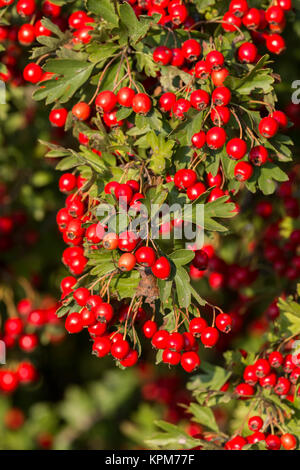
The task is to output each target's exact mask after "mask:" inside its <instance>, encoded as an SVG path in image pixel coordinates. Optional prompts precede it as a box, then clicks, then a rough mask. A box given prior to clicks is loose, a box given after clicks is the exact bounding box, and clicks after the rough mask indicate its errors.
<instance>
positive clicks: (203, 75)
mask: <svg viewBox="0 0 300 470" xmlns="http://www.w3.org/2000/svg"><path fill="white" fill-rule="evenodd" d="M210 74H211V68H210V66H209V64H208V63H207V62H206V61H205V60H199V61H198V62H197V63H196V65H195V75H196V77H197V78H200V79H201V80H206V79H207V78H208V77H209V76H210Z"/></svg>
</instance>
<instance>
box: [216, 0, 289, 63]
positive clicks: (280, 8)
mask: <svg viewBox="0 0 300 470" xmlns="http://www.w3.org/2000/svg"><path fill="white" fill-rule="evenodd" d="M290 10H292V1H291V0H276V1H275V2H273V3H272V5H271V6H270V7H269V8H267V10H264V9H262V8H251V7H249V4H248V2H247V0H232V1H231V2H230V4H229V10H228V11H227V12H226V13H225V15H224V16H223V21H222V27H223V29H224V31H226V32H236V31H239V30H240V28H241V27H243V26H244V27H246V28H247V29H249V30H250V31H251V35H252V39H253V41H254V42H256V43H257V44H264V45H265V46H266V48H267V49H268V51H269V52H272V53H273V54H280V53H281V52H282V51H284V49H285V47H286V45H285V40H284V39H283V37H282V36H281V35H280V33H282V32H283V30H284V28H285V25H286V13H287V12H289V11H290ZM238 56H239V58H242V59H243V60H245V61H246V62H247V61H248V60H249V61H250V62H254V61H255V59H256V58H257V56H258V52H257V48H256V46H255V45H254V44H251V43H244V44H243V45H242V46H241V47H240V49H239V52H238Z"/></svg>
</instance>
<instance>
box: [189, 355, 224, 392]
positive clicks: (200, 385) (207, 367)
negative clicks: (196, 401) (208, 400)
mask: <svg viewBox="0 0 300 470" xmlns="http://www.w3.org/2000/svg"><path fill="white" fill-rule="evenodd" d="M230 376H231V372H228V371H227V370H226V369H223V367H220V366H216V365H213V364H209V363H208V362H203V361H202V363H201V373H200V374H197V375H194V376H193V377H192V379H191V380H190V381H189V383H188V389H189V390H191V391H192V392H194V393H195V394H197V392H203V391H207V390H214V391H218V390H220V389H221V387H222V386H223V385H224V384H225V383H226V382H227V380H228V379H229V378H230Z"/></svg>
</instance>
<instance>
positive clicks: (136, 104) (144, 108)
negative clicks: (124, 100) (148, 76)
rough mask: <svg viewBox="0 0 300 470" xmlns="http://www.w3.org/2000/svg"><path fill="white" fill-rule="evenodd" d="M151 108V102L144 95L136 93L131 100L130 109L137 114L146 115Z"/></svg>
mask: <svg viewBox="0 0 300 470" xmlns="http://www.w3.org/2000/svg"><path fill="white" fill-rule="evenodd" d="M151 107H152V101H151V99H150V98H149V96H148V95H146V94H145V93H137V94H136V95H135V96H134V98H133V100H132V109H133V111H134V112H135V113H138V114H147V113H148V112H149V111H150V109H151Z"/></svg>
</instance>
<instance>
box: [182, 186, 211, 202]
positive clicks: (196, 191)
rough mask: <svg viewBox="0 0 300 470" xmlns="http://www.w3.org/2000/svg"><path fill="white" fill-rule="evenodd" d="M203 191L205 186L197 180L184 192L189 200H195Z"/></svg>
mask: <svg viewBox="0 0 300 470" xmlns="http://www.w3.org/2000/svg"><path fill="white" fill-rule="evenodd" d="M205 191H206V187H205V186H204V184H203V183H200V182H199V183H196V184H194V185H193V186H190V187H189V188H188V189H187V192H186V194H187V197H188V198H189V200H190V201H195V200H196V199H198V197H199V196H201V194H203V193H205Z"/></svg>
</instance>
